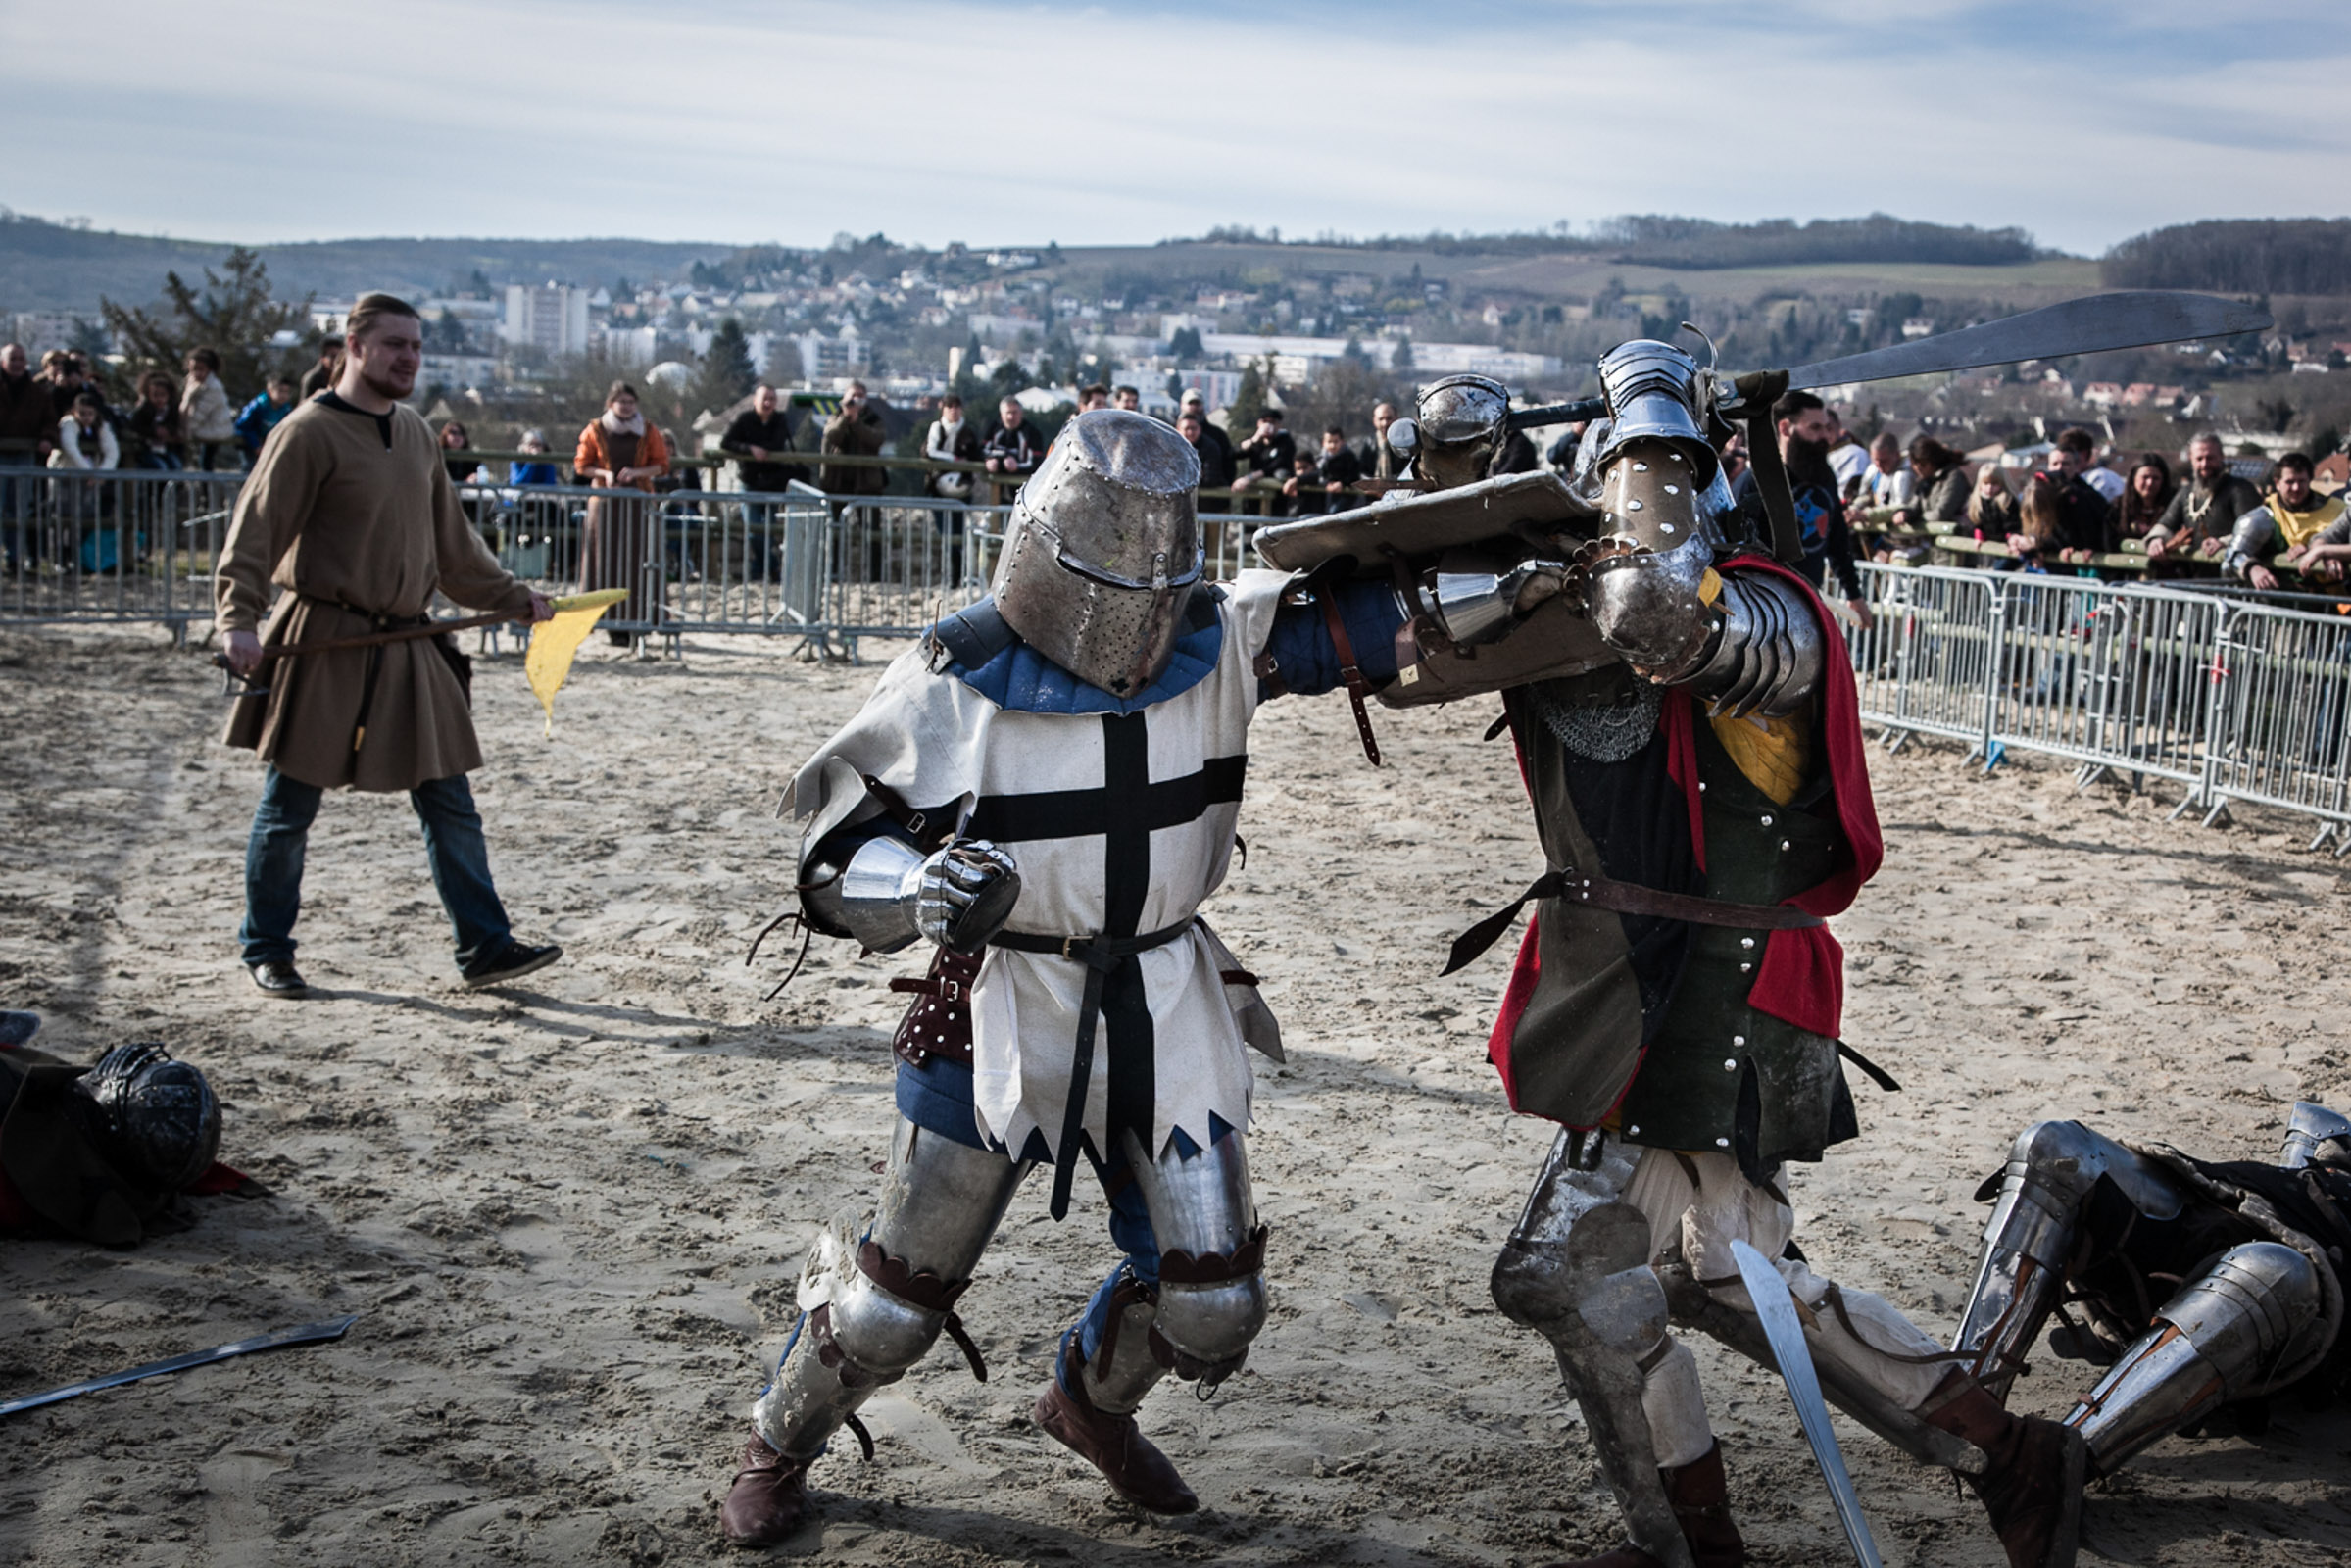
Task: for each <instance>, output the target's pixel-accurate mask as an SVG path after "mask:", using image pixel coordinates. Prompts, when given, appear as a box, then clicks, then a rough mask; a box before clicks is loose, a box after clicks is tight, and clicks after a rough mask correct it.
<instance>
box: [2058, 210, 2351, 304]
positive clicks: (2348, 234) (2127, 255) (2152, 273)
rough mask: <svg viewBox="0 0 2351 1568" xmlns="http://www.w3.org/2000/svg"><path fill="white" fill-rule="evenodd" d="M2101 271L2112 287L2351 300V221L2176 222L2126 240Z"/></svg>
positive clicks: (2109, 254) (2288, 219) (2313, 219)
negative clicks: (2347, 297)
mask: <svg viewBox="0 0 2351 1568" xmlns="http://www.w3.org/2000/svg"><path fill="white" fill-rule="evenodd" d="M2098 271H2099V275H2100V277H2101V278H2102V279H2103V280H2104V282H2105V283H2106V285H2107V286H2108V287H2109V288H2197V289H2217V290H2219V291H2221V292H2222V293H2226V294H2351V218H2333V219H2327V218H2264V219H2235V220H2216V221H2210V222H2203V223H2180V224H2175V225H2174V226H2173V227H2170V228H2159V229H2156V230H2154V231H2153V232H2152V233H2146V234H2141V235H2139V236H2138V237H2137V238H2135V239H2127V240H2125V241H2123V243H2122V244H2120V245H2117V246H2116V247H2115V248H2114V249H2113V250H2111V251H2109V252H2108V253H2107V255H2106V259H2105V260H2104V261H2103V262H2101V263H2100V264H2099V267H2098Z"/></svg>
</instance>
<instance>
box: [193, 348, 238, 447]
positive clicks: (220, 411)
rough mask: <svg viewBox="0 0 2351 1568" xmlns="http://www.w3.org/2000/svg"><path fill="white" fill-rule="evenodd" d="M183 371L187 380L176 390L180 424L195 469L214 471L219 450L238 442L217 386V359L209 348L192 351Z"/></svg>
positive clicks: (233, 421)
mask: <svg viewBox="0 0 2351 1568" xmlns="http://www.w3.org/2000/svg"><path fill="white" fill-rule="evenodd" d="M184 368H185V369H186V371H187V380H186V382H185V383H184V384H182V385H181V387H180V389H179V417H180V422H181V423H183V424H185V425H186V426H187V430H188V440H189V441H190V442H191V443H192V444H193V445H194V446H195V448H196V463H197V466H199V467H201V468H203V469H204V471H205V472H207V473H210V472H212V471H213V466H214V465H215V464H217V463H219V462H220V449H221V448H222V447H224V446H226V445H228V444H229V443H230V442H231V441H234V440H235V439H236V438H237V423H236V417H235V416H233V415H231V414H230V413H229V412H228V394H227V392H225V391H223V390H222V389H221V386H220V354H219V353H218V352H217V351H215V350H213V349H209V348H200V349H191V350H190V351H189V352H188V357H187V361H186V364H185V366H184Z"/></svg>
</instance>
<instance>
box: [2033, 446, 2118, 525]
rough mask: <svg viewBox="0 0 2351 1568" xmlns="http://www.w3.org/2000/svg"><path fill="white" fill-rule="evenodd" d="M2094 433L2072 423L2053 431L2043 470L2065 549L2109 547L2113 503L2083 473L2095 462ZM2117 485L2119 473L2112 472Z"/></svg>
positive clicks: (2112, 521) (2112, 520) (2096, 447)
mask: <svg viewBox="0 0 2351 1568" xmlns="http://www.w3.org/2000/svg"><path fill="white" fill-rule="evenodd" d="M2097 455H2098V443H2097V440H2096V438H2095V437H2093V436H2091V434H2090V433H2089V432H2088V431H2087V430H2084V429H2082V427H2081V426H2080V425H2076V426H2074V427H2073V428H2071V429H2067V430H2060V431H2059V432H2058V433H2057V444H2056V445H2055V446H2053V447H2051V448H2050V449H2049V465H2048V467H2047V468H2046V469H2045V470H2044V471H2045V472H2046V473H2047V474H2048V476H2049V483H2050V484H2051V485H2052V486H2054V487H2055V489H2056V492H2057V519H2058V533H2059V535H2060V536H2061V537H2062V539H2063V541H2064V547H2065V548H2066V549H2067V550H2087V551H2099V550H2112V549H2113V548H2114V536H2113V526H2114V504H2113V503H2112V502H2111V501H2109V500H2108V499H2107V497H2106V496H2105V495H2104V494H2103V493H2101V492H2100V491H2099V489H2098V487H2097V486H2095V485H2093V484H2091V483H2090V482H2089V480H2088V479H2087V478H2086V477H2084V475H2086V474H2087V473H2088V472H2089V470H2090V469H2091V468H2093V467H2095V466H2096V465H2097ZM2102 471H2111V470H2102ZM2115 480H2116V483H2117V484H2118V486H2119V485H2120V483H2121V480H2122V476H2121V475H2120V474H2116V475H2115Z"/></svg>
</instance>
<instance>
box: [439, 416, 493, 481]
mask: <svg viewBox="0 0 2351 1568" xmlns="http://www.w3.org/2000/svg"><path fill="white" fill-rule="evenodd" d="M435 433H436V435H437V436H438V438H439V440H440V443H441V451H442V452H443V454H445V455H444V456H443V457H442V459H441V463H442V466H445V467H447V468H448V469H449V482H450V483H451V484H479V483H481V482H482V477H483V475H482V466H481V459H479V458H477V457H475V456H474V455H473V432H472V431H470V430H468V429H466V428H465V421H464V420H462V419H444V420H442V421H441V428H440V429H439V430H438V431H437V432H435Z"/></svg>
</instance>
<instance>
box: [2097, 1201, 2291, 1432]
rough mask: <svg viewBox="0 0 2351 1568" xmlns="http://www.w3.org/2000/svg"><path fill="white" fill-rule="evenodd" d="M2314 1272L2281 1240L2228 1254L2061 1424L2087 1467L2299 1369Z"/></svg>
mask: <svg viewBox="0 0 2351 1568" xmlns="http://www.w3.org/2000/svg"><path fill="white" fill-rule="evenodd" d="M2323 1307H2324V1301H2323V1299H2322V1297H2321V1294H2320V1284H2319V1278H2318V1268H2317V1265H2316V1264H2314V1263H2313V1262H2312V1261H2311V1260H2310V1259H2309V1258H2307V1257H2305V1256H2303V1255H2302V1254H2301V1253H2300V1252H2298V1251H2296V1250H2293V1249H2292V1248H2290V1247H2287V1246H2285V1245H2284V1244H2283V1243H2281V1242H2249V1243H2246V1244H2245V1245H2243V1246H2241V1247H2232V1248H2230V1249H2229V1250H2228V1251H2226V1252H2224V1253H2222V1254H2221V1259H2220V1261H2219V1262H2218V1263H2215V1264H2214V1265H2213V1266H2212V1267H2211V1268H2210V1269H2208V1270H2207V1271H2206V1272H2205V1273H2204V1274H2203V1275H2201V1276H2200V1277H2198V1278H2197V1279H2194V1280H2191V1281H2190V1282H2189V1283H2188V1284H2186V1285H2185V1286H2183V1287H2181V1288H2180V1293H2179V1294H2178V1295H2177V1296H2174V1297H2173V1298H2172V1299H2170V1300H2169V1301H2166V1302H2165V1303H2164V1305H2163V1310H2162V1311H2161V1312H2160V1313H2159V1314H2158V1315H2157V1317H2156V1321H2155V1326H2154V1328H2153V1329H2151V1330H2149V1331H2148V1332H2147V1333H2146V1334H2145V1335H2143V1336H2141V1337H2140V1338H2139V1340H2138V1341H2137V1342H2136V1343H2135V1344H2133V1345H2132V1346H2131V1348H2130V1349H2128V1350H2126V1351H2124V1352H2123V1355H2122V1358H2121V1359H2120V1360H2118V1361H2117V1362H2115V1364H2114V1365H2113V1366H2112V1367H2110V1368H2109V1369H2108V1370H2107V1373H2106V1375H2105V1376H2104V1377H2103V1378H2100V1379H2099V1380H2098V1384H2097V1387H2095V1388H2093V1389H2091V1390H2090V1392H2089V1394H2088V1395H2087V1396H2086V1397H2084V1398H2083V1399H2082V1402H2081V1403H2080V1404H2078V1405H2076V1406H2075V1407H2074V1410H2073V1413H2072V1414H2071V1415H2069V1416H2067V1417H2066V1424H2067V1425H2068V1426H2071V1427H2076V1428H2079V1429H2080V1430H2081V1433H2082V1441H2083V1442H2084V1443H2085V1444H2087V1445H2088V1447H2089V1461H2090V1468H2091V1471H2092V1472H2093V1473H2094V1474H2097V1475H2111V1474H2113V1473H2114V1471H2115V1470H2116V1469H2118V1468H2119V1467H2120V1466H2121V1465H2122V1464H2123V1462H2124V1461H2125V1460H2127V1459H2129V1458H2130V1457H2131V1455H2132V1454H2134V1453H2136V1452H2138V1451H2139V1450H2140V1449H2141V1448H2144V1447H2145V1446H2147V1445H2149V1444H2151V1443H2153V1442H2155V1441H2156V1440H2157V1439H2158V1438H2161V1437H2163V1436H2165V1435H2166V1434H2168V1433H2172V1432H2177V1431H2179V1430H2180V1428H2181V1427H2183V1426H2186V1425H2188V1424H2189V1423H2190V1422H2193V1421H2194V1420H2195V1419H2196V1418H2197V1417H2199V1416H2202V1415H2205V1414H2207V1413H2209V1412H2210V1411H2211V1410H2213V1409H2214V1408H2215V1407H2216V1406H2218V1405H2221V1404H2225V1403H2227V1402H2229V1400H2232V1399H2242V1398H2247V1397H2252V1396H2254V1395H2258V1394H2263V1393H2267V1392H2268V1391H2269V1390H2270V1389H2271V1388H2273V1387H2276V1386H2277V1385H2278V1382H2280V1381H2283V1379H2281V1377H2280V1374H2281V1373H2285V1372H2287V1371H2288V1370H2289V1369H2291V1370H2292V1375H2299V1372H2300V1368H2299V1367H2297V1366H2296V1363H2298V1362H2300V1363H2307V1362H2308V1361H2309V1360H2310V1359H2311V1358H2312V1357H2313V1354H2314V1352H2315V1351H2318V1350H2323V1349H2324V1346H2316V1345H2314V1344H2313V1343H2312V1341H2313V1339H2314V1338H2315V1337H2316V1336H2317V1335H2319V1334H2322V1333H2324V1330H2325V1323H2324V1320H2323V1318H2322V1309H2323Z"/></svg>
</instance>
